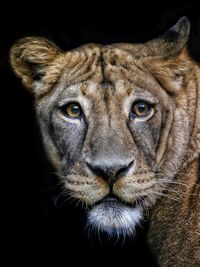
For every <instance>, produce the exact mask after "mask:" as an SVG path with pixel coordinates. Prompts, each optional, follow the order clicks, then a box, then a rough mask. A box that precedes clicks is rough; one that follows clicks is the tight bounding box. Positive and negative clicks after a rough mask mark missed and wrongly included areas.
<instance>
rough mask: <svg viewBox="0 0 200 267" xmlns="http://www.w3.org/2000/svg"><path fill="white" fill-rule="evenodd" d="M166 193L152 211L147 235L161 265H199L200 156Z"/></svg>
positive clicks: (175, 180)
mask: <svg viewBox="0 0 200 267" xmlns="http://www.w3.org/2000/svg"><path fill="white" fill-rule="evenodd" d="M165 194H166V196H165V197H163V198H162V199H161V200H160V201H158V204H157V206H156V207H155V208H154V210H153V212H152V218H151V225H150V230H149V237H148V238H149V243H150V245H151V247H152V249H153V252H154V253H155V254H156V257H158V263H159V266H172V265H173V264H174V265H175V266H199V263H200V253H199V249H198V248H199V242H200V184H199V159H195V160H193V161H192V162H191V163H190V164H189V165H188V166H187V168H185V169H184V170H183V171H182V172H181V173H179V174H178V175H177V176H176V178H175V179H174V181H173V182H172V183H171V185H170V186H169V187H168V189H167V190H166V192H165ZM197 215H198V216H197Z"/></svg>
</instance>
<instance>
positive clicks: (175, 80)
mask: <svg viewBox="0 0 200 267" xmlns="http://www.w3.org/2000/svg"><path fill="white" fill-rule="evenodd" d="M189 33H190V22H189V20H188V19H187V18H186V17H182V18H181V19H180V20H179V21H178V22H177V23H176V24H175V25H174V26H173V27H172V28H171V29H170V30H169V31H167V32H165V33H164V34H163V35H162V36H160V37H158V38H156V39H154V40H152V41H149V42H147V43H146V45H147V47H148V49H149V51H150V52H149V55H150V58H147V59H146V60H145V61H146V62H145V65H146V66H147V68H148V69H149V70H150V72H151V73H152V74H153V75H154V76H155V78H156V79H157V80H158V81H159V82H160V83H161V84H162V85H163V87H164V88H165V89H166V90H167V91H168V92H170V93H177V92H179V90H181V89H182V87H183V83H184V81H185V76H186V75H187V73H188V71H189V68H190V66H191V64H190V60H189V55H188V53H187V49H186V45H187V42H188V39H189Z"/></svg>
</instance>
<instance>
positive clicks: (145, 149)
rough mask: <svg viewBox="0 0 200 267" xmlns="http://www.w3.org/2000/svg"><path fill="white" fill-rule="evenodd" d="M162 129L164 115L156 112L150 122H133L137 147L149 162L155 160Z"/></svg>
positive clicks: (132, 126) (132, 127)
mask: <svg viewBox="0 0 200 267" xmlns="http://www.w3.org/2000/svg"><path fill="white" fill-rule="evenodd" d="M161 127H162V114H161V112H160V111H157V112H155V114H154V115H153V117H152V118H151V119H149V120H148V121H139V120H138V121H134V120H133V121H131V124H130V128H131V131H132V134H133V137H134V140H135V142H136V145H137V147H138V148H139V150H140V151H141V152H142V153H143V155H144V156H145V158H146V159H147V162H148V161H152V160H155V153H156V147H157V145H158V142H159V136H160V131H161Z"/></svg>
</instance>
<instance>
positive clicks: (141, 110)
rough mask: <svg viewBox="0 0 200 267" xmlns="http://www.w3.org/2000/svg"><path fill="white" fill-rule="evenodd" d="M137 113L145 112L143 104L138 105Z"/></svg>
mask: <svg viewBox="0 0 200 267" xmlns="http://www.w3.org/2000/svg"><path fill="white" fill-rule="evenodd" d="M138 111H139V112H141V113H143V112H145V111H146V106H145V104H139V105H138Z"/></svg>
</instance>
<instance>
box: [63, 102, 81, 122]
mask: <svg viewBox="0 0 200 267" xmlns="http://www.w3.org/2000/svg"><path fill="white" fill-rule="evenodd" d="M61 110H62V112H63V113H64V115H67V116H69V117H71V118H78V117H80V115H81V113H82V111H81V107H80V105H79V104H78V103H75V102H72V103H69V104H67V105H64V106H63V107H62V108H61Z"/></svg>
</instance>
